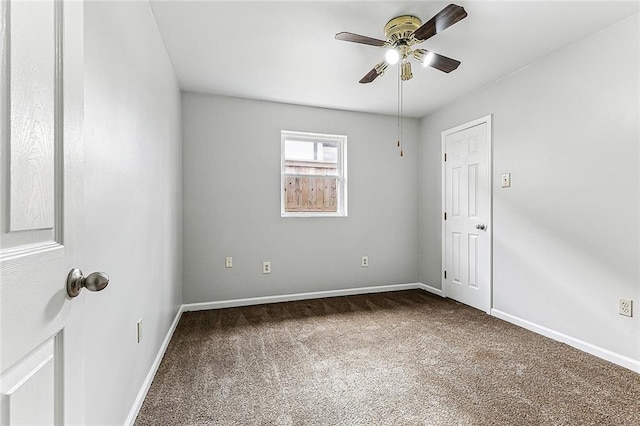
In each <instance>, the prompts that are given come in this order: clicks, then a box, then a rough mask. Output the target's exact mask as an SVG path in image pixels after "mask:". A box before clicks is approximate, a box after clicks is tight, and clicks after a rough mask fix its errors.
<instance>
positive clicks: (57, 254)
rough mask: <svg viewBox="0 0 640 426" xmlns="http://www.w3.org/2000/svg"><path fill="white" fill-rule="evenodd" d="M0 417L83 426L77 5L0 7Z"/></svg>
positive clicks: (34, 3) (15, 3) (8, 420)
mask: <svg viewBox="0 0 640 426" xmlns="http://www.w3.org/2000/svg"><path fill="white" fill-rule="evenodd" d="M0 20H1V22H0V35H1V36H2V37H1V44H0V46H1V50H0V53H1V55H0V57H1V58H2V74H1V75H2V78H1V80H0V85H1V89H2V91H1V96H0V120H2V126H1V130H0V141H1V143H2V150H1V151H0V165H1V168H2V173H0V191H1V197H2V198H1V199H2V201H3V202H2V204H1V207H0V279H1V280H0V319H1V322H0V324H1V326H0V342H1V346H0V393H1V394H0V398H1V400H0V422H1V424H3V425H5V424H7V425H12V424H81V423H83V419H84V414H83V410H84V399H83V392H82V388H83V385H84V376H83V374H84V361H83V358H84V346H83V343H82V340H83V339H82V312H83V309H84V297H83V296H81V297H78V298H76V299H73V300H71V299H70V298H69V297H68V296H67V294H66V288H65V283H66V277H67V273H68V271H69V270H70V269H71V268H72V267H76V266H77V264H78V260H79V259H78V254H79V244H78V242H79V239H80V233H81V231H82V229H81V225H82V220H81V208H82V203H83V196H82V190H83V182H82V171H83V167H84V166H83V155H82V152H83V149H82V148H83V147H82V123H83V90H84V89H83V27H82V26H83V5H82V2H81V1H68V2H66V1H65V2H63V1H55V2H54V1H22V0H12V1H2V2H1V3H0Z"/></svg>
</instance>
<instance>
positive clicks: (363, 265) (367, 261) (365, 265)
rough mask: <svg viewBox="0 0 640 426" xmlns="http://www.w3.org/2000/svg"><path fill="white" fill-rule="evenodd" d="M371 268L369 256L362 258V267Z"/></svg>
mask: <svg viewBox="0 0 640 426" xmlns="http://www.w3.org/2000/svg"><path fill="white" fill-rule="evenodd" d="M367 266H369V256H362V267H363V268H366V267H367Z"/></svg>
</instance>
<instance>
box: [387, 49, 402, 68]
mask: <svg viewBox="0 0 640 426" xmlns="http://www.w3.org/2000/svg"><path fill="white" fill-rule="evenodd" d="M384 58H385V59H386V61H387V62H388V63H389V64H391V65H394V64H397V63H398V61H399V60H400V53H398V51H397V50H396V49H388V50H387V53H385V55H384Z"/></svg>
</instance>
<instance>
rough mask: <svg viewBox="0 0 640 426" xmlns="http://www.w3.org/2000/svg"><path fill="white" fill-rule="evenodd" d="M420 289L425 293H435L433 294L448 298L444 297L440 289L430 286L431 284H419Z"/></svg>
mask: <svg viewBox="0 0 640 426" xmlns="http://www.w3.org/2000/svg"><path fill="white" fill-rule="evenodd" d="M418 288H419V289H420V290H424V291H426V292H429V293H433V294H435V295H438V296H440V297H446V296H445V295H444V291H442V290H441V289H439V288H437V287H434V286H432V285H429V284H422V283H418Z"/></svg>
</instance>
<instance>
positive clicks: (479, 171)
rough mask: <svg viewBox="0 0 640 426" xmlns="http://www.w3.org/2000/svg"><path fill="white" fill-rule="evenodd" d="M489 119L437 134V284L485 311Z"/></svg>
mask: <svg viewBox="0 0 640 426" xmlns="http://www.w3.org/2000/svg"><path fill="white" fill-rule="evenodd" d="M490 125H491V122H490V117H486V118H484V119H480V120H477V121H475V122H472V123H467V124H466V125H463V126H459V127H457V128H454V129H451V130H448V131H445V132H443V134H442V142H443V150H444V152H445V154H446V161H445V162H444V166H443V184H444V185H443V186H444V187H443V204H444V212H445V214H446V219H445V220H443V269H444V271H446V276H444V278H443V290H444V292H445V294H446V296H447V297H450V298H452V299H455V300H458V301H460V302H462V303H465V304H467V305H470V306H473V307H475V308H478V309H481V310H483V311H486V312H489V311H490V309H491V227H490V224H491V182H490V176H491V174H490V170H491V137H490ZM443 219H444V218H443ZM483 227H484V229H479V228H483Z"/></svg>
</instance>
